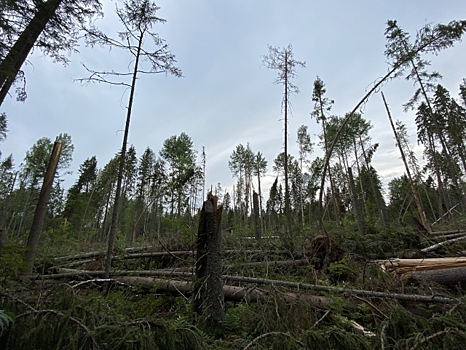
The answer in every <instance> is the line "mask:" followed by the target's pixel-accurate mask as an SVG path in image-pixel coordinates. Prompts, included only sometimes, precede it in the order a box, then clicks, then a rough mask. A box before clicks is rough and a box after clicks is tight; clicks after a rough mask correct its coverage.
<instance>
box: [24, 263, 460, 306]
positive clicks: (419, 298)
mask: <svg viewBox="0 0 466 350" xmlns="http://www.w3.org/2000/svg"><path fill="white" fill-rule="evenodd" d="M60 271H61V272H62V273H61V274H57V275H44V276H37V275H36V276H29V278H32V279H38V278H48V279H51V278H54V277H55V278H70V277H78V276H94V277H97V276H103V275H104V272H103V271H82V270H71V271H74V272H69V271H70V269H59V272H60ZM65 271H66V272H65ZM123 272H125V273H126V274H129V273H131V274H134V275H140V276H142V275H149V274H152V276H157V275H159V276H177V277H184V278H192V275H193V274H192V273H189V272H167V271H166V270H164V271H157V270H156V271H113V272H112V273H111V275H112V276H118V275H121V274H122V273H123ZM223 280H224V281H233V282H244V283H252V284H268V285H276V286H282V287H291V288H296V289H298V290H302V289H307V290H314V291H323V292H332V293H341V294H348V295H357V296H364V297H372V298H383V299H395V300H403V301H414V302H424V303H431V302H433V303H436V302H437V303H445V304H455V303H458V300H457V299H454V298H448V297H441V296H437V295H430V296H428V295H418V294H400V293H390V292H377V291H369V290H361V289H351V288H341V287H333V286H321V285H317V284H307V283H296V282H288V281H281V280H271V279H263V278H253V277H241V276H229V275H224V276H223Z"/></svg>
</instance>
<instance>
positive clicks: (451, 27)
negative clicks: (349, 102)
mask: <svg viewBox="0 0 466 350" xmlns="http://www.w3.org/2000/svg"><path fill="white" fill-rule="evenodd" d="M465 30H466V21H452V22H450V23H449V24H447V25H445V24H436V25H435V26H431V25H426V26H424V27H423V28H421V30H419V31H418V33H417V35H416V40H415V42H414V45H413V46H412V48H411V50H410V51H409V52H398V53H396V54H395V55H393V56H392V57H391V61H390V62H389V70H388V72H387V73H386V74H385V75H384V76H383V77H382V78H381V79H378V80H377V81H376V82H374V84H373V86H372V88H371V89H369V91H368V92H367V93H366V94H365V95H364V96H363V97H362V98H361V99H360V100H359V102H358V103H357V104H356V106H355V107H354V108H353V110H352V111H351V112H350V113H348V114H347V115H346V118H345V120H344V121H343V124H342V126H341V127H340V130H342V128H343V126H344V125H345V124H346V123H347V122H348V121H349V120H350V119H351V118H352V117H353V115H354V114H355V113H356V112H357V111H358V110H359V108H361V106H362V105H363V104H364V103H365V102H366V101H367V100H368V99H369V97H370V96H372V94H374V93H375V92H377V91H378V90H379V88H380V86H382V84H384V83H385V82H386V81H387V80H389V79H390V78H393V77H396V76H398V75H400V74H401V73H402V72H403V70H404V69H405V68H406V65H409V64H410V59H411V57H413V55H416V54H418V53H433V54H437V53H439V52H440V51H441V50H444V49H446V48H449V47H452V46H453V45H454V44H455V42H456V41H458V40H460V39H461V37H462V36H463V34H464V32H465ZM340 130H339V131H337V134H336V136H335V141H336V140H337V139H338V137H339V133H340ZM335 141H334V142H333V143H332V144H331V145H330V147H329V149H328V154H327V155H326V156H325V159H324V165H323V168H324V171H323V172H322V177H321V180H320V183H321V185H320V189H319V210H320V208H321V207H322V200H323V195H324V184H325V174H326V169H327V168H328V166H329V162H330V158H329V156H330V155H331V153H332V152H333V147H334V144H335ZM318 222H319V227H320V228H321V229H323V223H322V212H321V211H320V213H319V221H318Z"/></svg>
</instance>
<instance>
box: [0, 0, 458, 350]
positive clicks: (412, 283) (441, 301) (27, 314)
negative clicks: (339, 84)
mask: <svg viewBox="0 0 466 350" xmlns="http://www.w3.org/2000/svg"><path fill="white" fill-rule="evenodd" d="M158 10H159V7H157V5H155V3H153V2H152V1H150V0H126V1H125V2H124V3H123V5H122V6H121V7H117V10H116V12H117V16H118V18H119V20H120V22H121V24H122V28H123V31H122V32H119V37H118V38H113V37H111V36H109V34H106V33H105V32H103V31H102V30H100V29H99V28H97V27H95V26H94V25H86V23H88V20H89V19H92V18H95V17H98V16H101V15H102V7H101V3H100V2H99V1H98V0H47V1H44V2H37V1H30V0H17V1H14V2H10V1H3V2H2V4H1V7H0V19H1V21H0V26H1V29H2V36H1V45H0V59H1V61H0V79H1V87H0V105H2V104H3V102H4V100H5V98H6V97H7V96H8V95H9V94H10V95H12V94H15V96H16V97H17V99H19V100H25V99H26V97H27V94H26V90H25V88H26V86H25V79H26V78H25V75H24V72H23V71H22V70H21V67H22V66H23V64H24V63H25V61H26V59H27V57H28V55H29V54H30V52H31V50H33V49H36V50H41V51H42V52H43V53H44V54H45V55H48V56H50V57H52V58H53V59H54V60H56V61H58V62H61V61H66V59H67V56H66V55H65V53H66V52H67V51H69V50H73V48H74V46H75V45H77V43H78V41H79V40H84V41H85V42H86V44H88V45H89V46H91V47H93V46H104V47H108V48H112V49H115V50H123V51H125V52H126V53H128V54H129V55H130V56H131V57H132V61H131V65H130V66H129V71H128V72H125V73H119V72H116V71H111V70H109V71H96V70H93V68H92V67H88V66H85V68H86V71H87V72H88V74H89V77H88V78H85V79H82V80H83V82H84V83H89V82H98V83H102V84H111V85H121V86H124V87H125V88H127V89H128V91H129V97H128V101H127V105H126V109H125V112H126V123H125V126H124V132H123V133H122V135H123V139H122V144H121V148H120V149H118V150H115V155H114V157H113V158H112V159H110V161H108V162H107V163H106V164H104V165H100V164H99V163H98V160H97V157H96V156H95V155H89V157H88V158H87V159H86V160H85V161H84V162H82V164H80V166H79V170H78V172H77V174H75V175H73V176H74V178H75V180H74V183H73V184H72V185H71V186H70V187H69V188H65V186H64V185H63V183H64V177H65V176H66V175H69V173H70V167H71V163H72V160H73V152H74V148H75V146H74V145H73V141H72V135H70V134H68V133H61V134H60V135H58V136H57V137H56V139H55V140H52V139H50V138H47V137H43V138H40V139H38V140H37V141H36V142H35V143H34V144H33V145H32V146H31V147H30V149H29V150H28V151H27V152H26V154H25V156H24V159H23V160H22V162H21V164H20V165H18V166H17V165H15V162H14V160H13V156H12V155H5V154H2V153H0V213H1V214H0V348H1V349H25V348H31V349H112V348H113V349H219V350H220V349H243V350H253V349H256V350H258V349H380V350H388V349H463V348H464V343H465V341H466V322H465V318H466V298H465V297H464V295H463V294H464V288H465V283H466V282H465V281H466V228H464V227H463V225H466V213H465V210H466V199H465V194H466V143H465V140H466V79H465V78H463V77H458V78H459V79H462V83H461V84H460V85H459V86H458V89H459V92H460V93H459V94H458V95H456V94H455V93H452V92H450V91H449V90H448V89H446V88H445V87H444V86H442V85H441V84H440V83H439V79H440V77H441V75H440V73H439V72H436V71H431V70H430V62H429V61H428V60H427V58H426V56H427V55H428V54H435V55H441V54H442V53H443V51H444V50H448V49H449V48H451V47H453V46H454V45H455V44H457V43H459V42H460V41H461V40H462V38H463V35H464V33H465V32H466V21H451V22H450V23H447V24H427V25H425V26H423V27H422V28H420V29H419V30H418V31H417V32H416V33H414V35H412V34H409V33H408V32H406V31H404V30H403V29H402V28H401V27H400V25H399V24H398V22H397V21H395V20H389V21H387V23H386V30H385V38H386V44H385V48H386V50H385V56H386V59H387V65H388V67H387V72H386V75H385V76H383V77H381V78H378V79H377V80H376V81H374V83H373V85H371V86H370V87H369V88H368V89H367V91H366V94H365V95H364V96H361V100H360V101H357V103H356V104H355V106H354V109H353V110H352V111H350V112H348V113H346V114H345V115H343V116H338V115H334V114H332V106H333V104H334V101H333V100H332V99H331V98H330V96H329V95H330V94H329V93H328V92H327V89H326V85H325V82H324V81H323V80H322V79H321V78H319V77H317V78H316V79H315V80H314V82H313V89H312V103H313V110H312V111H311V118H312V119H314V120H315V121H316V122H317V123H318V124H319V126H320V127H321V129H320V131H319V133H318V140H317V142H312V138H311V134H310V131H309V128H308V126H307V125H301V126H300V127H299V128H298V132H297V134H296V135H293V140H294V139H296V142H297V145H298V150H299V152H298V153H297V154H291V153H290V152H289V149H288V147H289V143H290V140H289V138H290V135H289V132H288V125H289V113H290V109H291V102H290V101H291V100H292V99H293V96H294V94H295V93H297V91H298V87H297V86H296V85H294V83H293V79H294V78H295V77H296V74H297V73H296V72H297V69H298V68H302V67H304V66H305V62H301V61H298V60H296V59H295V58H294V52H293V47H292V46H291V45H289V46H286V47H275V46H269V47H268V52H267V53H266V54H264V55H263V56H262V63H263V65H264V66H265V67H266V68H267V69H270V70H273V71H274V72H275V73H277V75H276V80H275V83H276V84H277V85H279V86H280V88H281V89H282V90H281V91H282V101H281V102H282V104H281V105H282V115H283V130H284V132H283V152H281V153H280V154H277V155H276V158H275V159H273V160H271V159H269V160H267V159H266V158H265V157H264V155H263V153H262V152H261V151H260V150H253V149H252V147H251V146H250V144H249V143H246V144H242V143H239V144H238V145H236V147H235V148H234V150H233V151H232V152H231V154H230V156H229V161H228V167H229V169H230V171H231V176H232V177H233V178H234V179H235V185H234V186H233V189H232V190H231V191H227V190H225V189H224V188H223V187H222V184H221V183H220V182H219V183H218V184H217V185H216V186H215V187H213V186H210V185H209V184H207V183H206V176H205V174H206V167H207V166H208V164H207V162H206V153H205V149H202V151H201V152H198V151H197V150H196V149H195V147H194V141H193V139H192V138H191V137H190V136H189V135H188V134H187V133H185V132H183V131H180V132H179V133H178V134H176V135H172V136H168V137H167V138H166V139H165V140H164V142H163V145H162V147H161V149H159V150H157V149H155V150H154V149H152V148H151V147H149V146H148V147H147V148H146V149H145V150H143V151H142V150H136V148H135V147H134V146H133V145H132V144H131V143H130V142H129V138H128V136H129V126H130V124H131V121H132V120H131V117H132V112H133V104H134V103H137V96H135V91H136V90H137V87H136V81H137V79H138V77H139V76H140V75H144V74H158V73H164V74H167V75H173V76H174V77H180V76H181V75H182V71H181V69H180V68H178V67H177V66H176V60H175V55H174V54H173V53H172V52H171V51H170V50H169V47H168V45H167V44H166V43H165V42H164V40H163V39H161V38H160V37H159V36H158V34H157V33H156V32H154V31H153V30H154V26H155V25H156V24H158V23H163V22H164V21H165V20H163V19H161V18H159V17H158V14H157V11H158ZM146 39H147V40H146ZM147 41H150V42H152V43H153V44H154V45H155V48H146V46H145V43H146V42H147ZM144 64H145V65H146V66H144ZM123 78H128V80H123ZM395 78H398V79H400V78H404V79H407V80H409V81H410V82H412V84H413V86H414V87H415V92H414V95H413V96H407V97H406V101H407V102H406V104H405V105H404V106H403V107H404V108H405V109H406V110H411V111H414V113H415V124H416V137H417V141H418V144H419V145H421V146H422V149H423V153H422V159H418V158H419V156H418V155H417V154H416V152H415V151H414V146H415V145H413V144H412V143H411V141H410V139H409V135H408V131H407V127H406V124H404V123H403V122H402V121H400V120H395V119H394V118H393V117H392V113H391V109H390V106H389V101H387V100H386V98H385V96H384V94H383V91H382V87H383V86H384V85H385V84H389V83H390V81H391V80H392V79H395ZM375 93H380V94H381V96H382V98H383V102H384V107H385V111H386V118H387V120H388V121H389V123H390V125H391V132H392V133H393V138H394V140H396V148H397V152H398V154H399V157H400V159H401V161H402V162H403V166H404V174H403V175H402V176H398V177H395V178H393V179H392V180H391V181H390V182H389V184H388V191H385V190H384V187H383V184H382V181H381V177H380V175H379V173H378V171H377V169H375V168H374V166H373V162H372V159H373V157H374V154H376V152H377V150H378V148H379V144H378V143H377V142H374V140H373V139H372V138H371V136H370V134H369V133H370V131H371V129H372V128H373V124H372V122H371V121H370V120H367V119H366V118H365V117H364V113H363V110H362V108H361V106H362V105H363V104H364V103H366V102H367V100H368V99H369V98H370V97H371V96H372V95H373V94H375ZM7 137H8V118H7V115H6V113H1V114H0V142H3V141H5V139H6V138H7ZM317 148H319V149H320V150H321V151H322V154H323V156H322V157H313V156H312V155H313V152H314V150H315V149H317ZM270 172H272V173H273V174H274V178H275V180H274V182H273V184H272V186H271V187H270V188H264V184H263V183H264V182H263V180H264V177H265V176H266V174H270Z"/></svg>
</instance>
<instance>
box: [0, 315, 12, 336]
mask: <svg viewBox="0 0 466 350" xmlns="http://www.w3.org/2000/svg"><path fill="white" fill-rule="evenodd" d="M13 320H14V314H12V313H11V312H7V311H4V310H0V335H2V334H3V331H4V330H5V329H6V328H7V327H8V325H9V324H10V323H13Z"/></svg>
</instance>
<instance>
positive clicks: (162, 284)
mask: <svg viewBox="0 0 466 350" xmlns="http://www.w3.org/2000/svg"><path fill="white" fill-rule="evenodd" d="M115 280H116V281H118V282H121V283H126V284H130V285H137V286H139V287H144V288H150V289H156V290H158V291H162V292H169V293H173V294H183V295H184V294H189V293H191V292H192V291H193V283H192V282H186V281H177V280H164V279H159V278H155V277H130V276H121V277H116V278H115ZM223 294H224V297H225V300H228V301H238V302H241V301H246V302H258V301H266V300H267V299H268V298H269V296H268V293H266V292H264V291H260V290H258V289H257V288H246V287H237V286H230V285H223ZM283 297H284V299H285V301H286V302H288V303H293V302H297V301H306V302H310V303H312V304H313V305H314V306H319V307H325V308H326V307H328V306H330V305H331V304H332V300H331V299H329V298H326V297H322V296H316V295H306V294H300V293H291V292H287V293H283Z"/></svg>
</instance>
